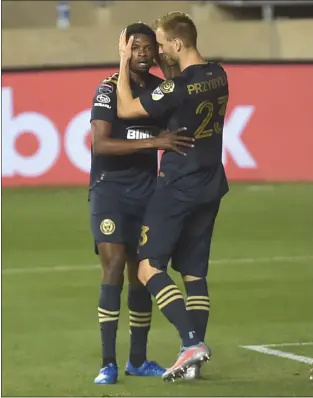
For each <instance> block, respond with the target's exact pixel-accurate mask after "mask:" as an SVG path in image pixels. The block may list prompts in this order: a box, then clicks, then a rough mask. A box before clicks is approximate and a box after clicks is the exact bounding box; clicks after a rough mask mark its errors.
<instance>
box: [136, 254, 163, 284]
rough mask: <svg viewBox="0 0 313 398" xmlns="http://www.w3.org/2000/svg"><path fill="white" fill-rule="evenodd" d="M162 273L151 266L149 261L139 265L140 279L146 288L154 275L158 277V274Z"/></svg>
mask: <svg viewBox="0 0 313 398" xmlns="http://www.w3.org/2000/svg"><path fill="white" fill-rule="evenodd" d="M160 272H162V271H160V270H158V269H157V268H154V267H152V266H151V264H150V263H149V260H147V259H146V260H142V261H140V263H139V269H138V279H139V281H140V282H141V283H142V284H143V285H144V286H146V284H147V283H148V282H149V280H150V279H151V278H152V277H153V276H154V275H156V274H157V273H160Z"/></svg>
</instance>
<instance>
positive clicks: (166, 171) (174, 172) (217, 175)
mask: <svg viewBox="0 0 313 398" xmlns="http://www.w3.org/2000/svg"><path fill="white" fill-rule="evenodd" d="M228 94H229V92H228V80H227V74H226V72H225V70H224V69H223V68H222V66H220V65H219V64H218V63H207V64H199V65H192V66H189V67H188V68H186V69H185V70H184V71H183V72H182V74H181V75H180V76H178V77H176V78H174V79H173V80H166V81H164V82H162V83H161V84H160V85H159V86H158V87H157V88H156V89H155V90H154V91H152V92H150V93H148V92H146V93H144V94H142V95H141V96H140V101H141V104H142V106H143V107H144V109H145V110H146V111H147V113H148V114H149V117H152V118H161V119H165V120H166V124H167V128H168V129H169V130H175V129H178V128H180V127H187V131H186V133H185V132H184V133H183V134H184V135H189V136H193V137H194V138H195V139H196V141H195V147H194V148H192V149H189V148H187V149H186V154H187V156H181V155H179V154H177V153H176V152H173V151H166V152H165V153H164V155H163V157H162V161H161V169H160V171H161V173H162V175H164V176H165V177H166V178H167V179H168V180H169V181H172V182H173V183H174V182H175V181H177V180H182V179H183V180H184V181H186V184H190V183H192V180H191V179H193V180H194V181H196V180H197V176H198V177H199V176H201V178H200V177H199V178H200V179H198V181H200V180H201V183H204V184H207V186H208V188H209V191H210V192H211V194H212V195H211V196H212V197H218V196H222V195H224V194H225V193H226V192H227V191H228V184H227V180H226V176H225V171H224V167H223V164H222V143H223V127H224V120H225V113H226V107H227V102H228ZM188 176H189V179H188V178H187V177H188Z"/></svg>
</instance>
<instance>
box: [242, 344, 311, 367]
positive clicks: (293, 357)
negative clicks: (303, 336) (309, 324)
mask: <svg viewBox="0 0 313 398" xmlns="http://www.w3.org/2000/svg"><path fill="white" fill-rule="evenodd" d="M292 345H293V346H300V345H313V343H286V344H278V346H280V347H283V346H292ZM269 346H274V347H275V346H277V345H273V344H268V345H267V346H265V345H242V346H240V347H242V348H245V349H247V350H251V351H257V352H261V353H262V354H266V355H274V356H276V357H281V358H287V359H291V360H292V361H297V362H302V363H306V364H309V365H313V358H311V357H305V356H303V355H296V354H294V353H292V352H286V351H281V350H273V349H272V348H268V347H269Z"/></svg>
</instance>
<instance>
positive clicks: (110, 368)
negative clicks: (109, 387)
mask: <svg viewBox="0 0 313 398" xmlns="http://www.w3.org/2000/svg"><path fill="white" fill-rule="evenodd" d="M117 376H118V370H117V366H116V365H114V364H113V363H109V364H108V365H107V366H105V367H104V368H102V369H100V372H99V374H98V376H97V377H96V378H95V380H94V383H95V384H116V383H117Z"/></svg>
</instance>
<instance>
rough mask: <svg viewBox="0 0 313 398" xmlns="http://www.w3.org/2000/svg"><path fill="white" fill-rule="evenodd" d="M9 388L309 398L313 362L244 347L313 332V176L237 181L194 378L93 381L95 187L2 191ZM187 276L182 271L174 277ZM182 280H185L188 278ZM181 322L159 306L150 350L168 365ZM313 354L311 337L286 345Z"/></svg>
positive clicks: (121, 354) (5, 386) (44, 392)
mask: <svg viewBox="0 0 313 398" xmlns="http://www.w3.org/2000/svg"><path fill="white" fill-rule="evenodd" d="M2 200H3V207H2V249H3V253H2V289H3V290H2V394H3V395H4V396H24V397H25V396H149V395H150V396H311V395H313V383H310V382H309V379H308V374H309V368H310V365H309V364H305V363H301V362H297V361H294V360H290V359H285V358H279V357H277V356H270V355H265V354H262V353H258V352H254V351H250V350H246V349H243V348H241V347H240V346H242V345H264V344H275V343H276V344H281V343H301V342H312V341H313V185H312V184H311V185H309V184H303V185H302V184H294V185H292V184H290V185H289V184H288V185H271V186H256V187H253V186H252V187H251V186H248V185H241V184H238V185H233V186H232V189H231V192H230V193H229V195H228V196H227V197H226V198H225V200H224V202H223V205H222V207H221V211H220V214H219V216H218V220H217V226H216V232H215V236H214V242H213V251H212V260H213V261H212V263H211V265H210V273H209V282H210V285H209V286H210V293H211V317H210V322H209V329H208V335H207V342H208V343H209V344H210V345H211V347H212V349H213V357H212V361H211V362H210V363H209V364H207V365H205V366H204V367H203V379H202V380H199V381H196V382H189V383H188V382H183V381H179V382H176V383H171V384H169V383H164V382H163V381H162V380H161V379H159V378H131V377H125V376H124V374H123V367H124V365H125V361H126V359H127V355H128V350H129V331H128V319H127V308H126V295H125V294H124V296H123V300H122V303H123V308H122V315H121V319H120V324H119V335H118V358H119V365H120V378H119V383H118V384H117V385H116V386H111V387H110V386H109V387H107V386H102V387H101V386H95V385H93V378H94V377H95V376H96V374H97V372H98V370H99V367H100V342H99V331H98V320H97V304H98V292H99V284H100V272H99V270H98V269H97V268H96V267H95V264H97V257H96V256H95V255H94V254H93V241H92V237H91V235H90V232H89V219H88V203H87V189H83V188H71V189H70V188H69V189H32V190H31V189H16V190H15V189H14V190H5V191H4V192H3V195H2ZM174 278H175V280H177V281H178V278H177V275H174ZM180 285H181V284H180ZM178 349H179V340H178V337H177V335H176V331H175V330H174V329H173V327H172V326H171V325H169V324H168V323H167V321H166V320H165V318H163V316H162V315H161V314H160V313H159V311H158V309H157V308H155V309H154V315H153V322H152V330H151V334H150V342H149V358H150V359H154V360H157V361H159V362H160V363H162V364H164V366H169V365H171V364H172V363H173V361H174V360H175V358H176V355H177V352H178ZM279 349H281V350H282V351H287V352H294V353H295V354H298V355H303V356H306V357H311V358H313V346H312V345H307V346H296V345H295V346H294V347H293V346H288V347H280V348H279Z"/></svg>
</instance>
